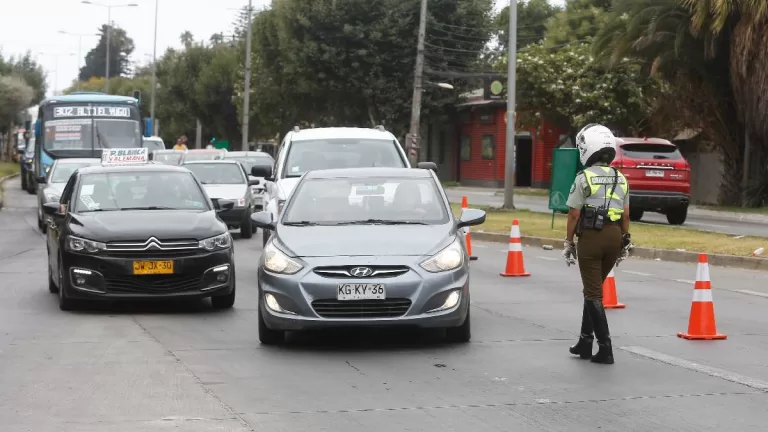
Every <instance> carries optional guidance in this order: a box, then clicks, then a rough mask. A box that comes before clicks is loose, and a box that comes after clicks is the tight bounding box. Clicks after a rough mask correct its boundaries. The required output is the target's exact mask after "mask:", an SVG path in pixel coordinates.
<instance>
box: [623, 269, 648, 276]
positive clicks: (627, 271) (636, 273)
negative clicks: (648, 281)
mask: <svg viewBox="0 0 768 432" xmlns="http://www.w3.org/2000/svg"><path fill="white" fill-rule="evenodd" d="M619 271H620V272H622V273H628V274H633V275H638V276H653V275H652V274H650V273H643V272H639V271H632V270H619Z"/></svg>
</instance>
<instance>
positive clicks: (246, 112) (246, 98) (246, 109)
mask: <svg viewBox="0 0 768 432" xmlns="http://www.w3.org/2000/svg"><path fill="white" fill-rule="evenodd" d="M251 3H252V0H248V31H247V32H246V34H247V36H246V39H245V85H244V90H245V93H244V94H243V151H248V119H249V117H250V113H251V107H250V105H251V38H252V35H253V29H251V27H252V26H251V18H252V17H253V9H252V6H251Z"/></svg>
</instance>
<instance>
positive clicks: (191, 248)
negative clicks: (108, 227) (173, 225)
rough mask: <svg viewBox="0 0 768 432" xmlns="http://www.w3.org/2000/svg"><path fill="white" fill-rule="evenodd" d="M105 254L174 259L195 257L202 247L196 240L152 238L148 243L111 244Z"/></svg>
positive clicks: (126, 242) (127, 242) (123, 242)
mask: <svg viewBox="0 0 768 432" xmlns="http://www.w3.org/2000/svg"><path fill="white" fill-rule="evenodd" d="M105 252H106V253H107V254H108V255H110V256H119V257H125V258H138V257H157V258H159V257H168V258H172V257H179V256H182V257H184V256H191V255H195V254H197V253H199V252H200V247H199V242H198V241H197V240H194V239H180V240H158V239H156V238H155V237H150V238H149V239H147V240H146V241H119V242H109V243H107V248H106V251H105Z"/></svg>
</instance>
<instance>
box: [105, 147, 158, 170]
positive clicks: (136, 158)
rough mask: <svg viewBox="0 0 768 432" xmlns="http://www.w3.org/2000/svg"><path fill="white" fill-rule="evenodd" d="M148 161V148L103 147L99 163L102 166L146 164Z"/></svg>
mask: <svg viewBox="0 0 768 432" xmlns="http://www.w3.org/2000/svg"><path fill="white" fill-rule="evenodd" d="M148 163H149V149H148V148H146V147H141V148H113V149H104V151H103V152H102V153H101V164H102V165H104V166H115V165H146V164H148Z"/></svg>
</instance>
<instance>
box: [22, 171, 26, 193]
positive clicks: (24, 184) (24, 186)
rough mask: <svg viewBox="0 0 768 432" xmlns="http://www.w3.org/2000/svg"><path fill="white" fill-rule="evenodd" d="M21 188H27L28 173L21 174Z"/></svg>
mask: <svg viewBox="0 0 768 432" xmlns="http://www.w3.org/2000/svg"><path fill="white" fill-rule="evenodd" d="M21 189H23V190H27V173H22V174H21Z"/></svg>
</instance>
